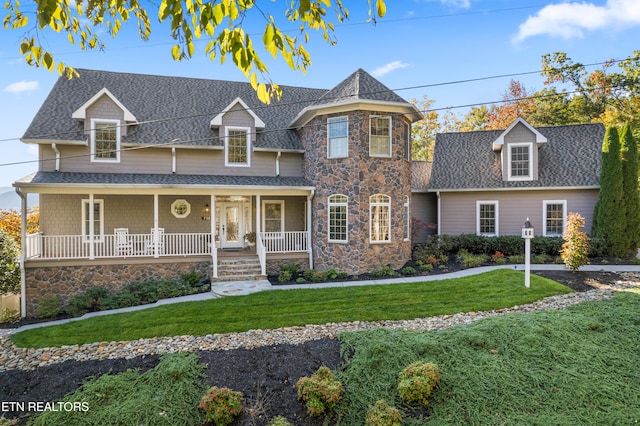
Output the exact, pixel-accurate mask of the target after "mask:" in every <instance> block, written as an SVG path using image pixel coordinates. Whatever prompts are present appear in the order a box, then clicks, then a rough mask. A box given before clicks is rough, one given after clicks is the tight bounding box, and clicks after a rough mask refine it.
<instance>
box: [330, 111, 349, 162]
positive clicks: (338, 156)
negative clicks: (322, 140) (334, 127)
mask: <svg viewBox="0 0 640 426" xmlns="http://www.w3.org/2000/svg"><path fill="white" fill-rule="evenodd" d="M345 118H346V120H347V153H346V155H331V148H330V147H331V137H330V136H331V135H330V134H329V128H330V127H331V125H330V124H331V122H332V121H339V120H344V119H345ZM327 158H349V116H348V115H341V116H340V117H330V118H327Z"/></svg>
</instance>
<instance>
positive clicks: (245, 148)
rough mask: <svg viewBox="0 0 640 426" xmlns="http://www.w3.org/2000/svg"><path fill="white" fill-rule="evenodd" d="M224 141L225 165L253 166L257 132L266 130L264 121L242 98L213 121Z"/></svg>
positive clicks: (231, 104) (211, 123) (235, 100)
mask: <svg viewBox="0 0 640 426" xmlns="http://www.w3.org/2000/svg"><path fill="white" fill-rule="evenodd" d="M209 125H210V126H211V128H212V129H218V131H219V134H220V137H221V138H223V140H224V164H225V166H231V167H248V166H251V153H252V151H253V150H252V146H253V145H254V144H255V141H256V132H257V131H258V130H262V129H264V128H265V124H264V121H262V119H260V117H258V115H257V114H256V113H255V112H253V111H252V110H251V108H249V106H248V105H247V104H246V103H245V102H244V101H243V100H242V99H240V98H235V99H234V100H233V101H232V102H231V103H230V104H229V105H227V106H226V107H225V108H224V109H223V110H222V112H220V113H219V114H218V115H216V116H215V117H213V118H212V119H211V122H210V123H209Z"/></svg>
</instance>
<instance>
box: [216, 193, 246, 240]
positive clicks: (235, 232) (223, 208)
mask: <svg viewBox="0 0 640 426" xmlns="http://www.w3.org/2000/svg"><path fill="white" fill-rule="evenodd" d="M218 207H219V208H220V216H219V218H220V222H219V224H218V235H219V236H220V248H223V249H224V248H239V247H243V246H244V241H243V240H244V212H243V208H242V203H218Z"/></svg>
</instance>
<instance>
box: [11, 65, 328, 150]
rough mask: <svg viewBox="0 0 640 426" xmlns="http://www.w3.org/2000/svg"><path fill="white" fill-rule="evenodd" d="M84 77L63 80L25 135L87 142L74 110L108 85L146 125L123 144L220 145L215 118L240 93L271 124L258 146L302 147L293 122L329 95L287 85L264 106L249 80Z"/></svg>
mask: <svg viewBox="0 0 640 426" xmlns="http://www.w3.org/2000/svg"><path fill="white" fill-rule="evenodd" d="M78 72H79V73H80V77H79V78H73V79H71V80H68V79H67V78H66V77H61V78H59V79H58V81H57V82H56V84H55V85H54V87H53V88H52V90H51V92H50V93H49V96H48V97H47V99H46V100H45V102H44V103H43V105H42V107H41V108H40V110H39V111H38V113H37V114H36V116H35V117H34V119H33V121H32V122H31V125H30V126H29V128H28V129H27V131H26V132H25V134H24V136H23V139H25V140H28V139H49V140H58V141H64V140H85V139H86V135H85V134H83V131H82V130H83V127H82V123H81V122H79V121H78V120H74V119H73V118H72V117H71V114H72V113H73V112H74V111H75V110H76V109H78V108H79V107H81V106H82V105H83V104H84V103H85V102H87V101H88V100H89V99H91V97H93V96H94V95H95V94H96V93H98V92H99V91H100V90H101V89H103V88H107V89H108V90H109V91H110V92H111V93H112V94H113V95H114V96H115V97H116V98H117V99H118V100H119V101H120V102H121V103H122V104H123V105H124V106H125V107H126V108H127V109H128V110H129V111H131V112H132V113H133V115H135V117H136V118H137V120H138V122H140V123H142V124H139V125H136V126H132V127H131V128H129V131H128V134H127V136H125V137H123V138H122V142H123V143H140V144H157V143H168V142H170V141H172V140H174V139H177V138H179V139H180V140H181V142H180V143H182V144H185V145H205V146H220V145H222V144H223V141H222V140H221V139H220V138H219V134H218V130H217V129H211V128H210V127H209V123H210V121H211V119H212V118H213V117H215V116H216V115H217V114H218V113H220V112H221V111H222V110H223V109H224V108H225V107H227V106H228V105H229V104H230V103H231V102H232V101H233V100H234V99H236V98H237V97H240V98H241V99H242V100H243V101H244V102H245V103H246V104H247V105H248V106H249V108H251V110H252V111H253V112H254V113H255V114H256V115H258V116H259V117H260V118H261V119H262V120H263V121H264V122H265V124H266V127H265V129H264V131H262V132H259V133H258V136H257V140H256V144H255V145H256V147H257V148H279V149H301V148H302V146H301V144H300V142H299V140H298V137H297V134H296V132H295V131H293V130H287V128H288V125H289V123H290V122H291V120H292V119H293V118H294V117H295V116H296V114H297V113H298V112H299V111H300V110H302V109H303V108H304V107H305V106H308V105H310V104H311V103H312V102H313V101H316V100H317V99H319V98H320V97H321V96H322V95H324V94H325V93H327V90H324V89H310V88H303V87H293V86H282V89H283V95H282V99H281V100H279V101H273V102H272V103H271V104H270V105H264V104H262V103H261V102H260V101H259V100H258V98H257V97H256V94H255V92H254V90H253V88H252V87H251V85H250V84H249V83H244V82H233V81H223V80H206V79H197V78H183V77H167V76H157V75H143V74H130V73H119V72H109V71H95V70H87V69H79V70H78Z"/></svg>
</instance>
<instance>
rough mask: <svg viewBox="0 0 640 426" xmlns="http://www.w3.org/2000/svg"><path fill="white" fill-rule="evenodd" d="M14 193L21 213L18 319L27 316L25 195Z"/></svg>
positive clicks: (17, 190) (19, 191) (19, 192)
mask: <svg viewBox="0 0 640 426" xmlns="http://www.w3.org/2000/svg"><path fill="white" fill-rule="evenodd" d="M16 192H17V193H18V195H19V196H20V203H21V213H20V244H21V247H22V250H20V261H19V263H20V317H22V318H25V317H26V316H27V277H26V276H25V275H26V273H25V267H24V262H25V260H26V258H27V194H25V193H23V192H22V191H21V190H20V188H16Z"/></svg>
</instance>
